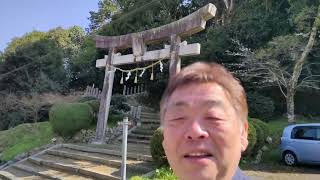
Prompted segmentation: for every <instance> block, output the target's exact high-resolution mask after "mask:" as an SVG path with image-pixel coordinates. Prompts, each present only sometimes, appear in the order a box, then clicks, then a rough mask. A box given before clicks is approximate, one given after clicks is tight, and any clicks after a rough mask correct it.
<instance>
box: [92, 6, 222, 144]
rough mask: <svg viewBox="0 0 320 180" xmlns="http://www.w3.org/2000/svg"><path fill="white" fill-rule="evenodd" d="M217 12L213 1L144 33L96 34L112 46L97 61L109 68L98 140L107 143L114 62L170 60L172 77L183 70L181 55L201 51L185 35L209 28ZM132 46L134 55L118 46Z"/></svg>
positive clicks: (98, 43)
mask: <svg viewBox="0 0 320 180" xmlns="http://www.w3.org/2000/svg"><path fill="white" fill-rule="evenodd" d="M215 14H216V7H215V6H214V5H213V4H211V3H209V4H207V5H206V6H204V7H202V8H200V9H199V10H197V11H195V12H193V13H192V14H190V15H188V16H186V17H184V18H182V19H179V20H178V21H175V22H172V23H170V24H166V25H163V26H160V27H157V28H153V29H149V30H146V31H142V32H137V33H131V34H126V35H121V36H96V38H95V41H96V47H97V48H105V49H109V53H108V55H105V57H104V59H98V60H97V61H96V67H97V68H103V67H104V68H105V77H104V82H103V89H102V93H101V101H100V108H99V115H98V122H97V129H96V136H95V142H94V143H97V144H102V143H104V142H103V141H104V138H105V130H106V125H107V120H108V115H109V107H110V100H111V94H112V86H113V80H114V70H113V69H112V68H111V67H110V65H112V66H115V65H121V64H132V63H139V62H145V61H155V60H159V59H170V70H169V72H170V76H172V75H174V74H176V73H178V72H179V71H180V56H192V55H198V54H200V44H199V43H194V44H185V43H181V37H186V36H191V35H192V34H194V33H197V32H199V31H202V30H204V29H205V26H206V21H207V20H209V19H211V18H213V17H214V16H215ZM169 39H170V46H165V48H164V49H161V50H154V51H147V50H146V45H147V44H152V43H157V42H161V41H165V40H169ZM130 47H132V49H133V54H129V55H119V54H116V50H118V49H126V48H130Z"/></svg>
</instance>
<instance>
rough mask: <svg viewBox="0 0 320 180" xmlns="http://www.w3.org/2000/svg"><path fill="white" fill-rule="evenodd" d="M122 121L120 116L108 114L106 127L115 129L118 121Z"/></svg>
mask: <svg viewBox="0 0 320 180" xmlns="http://www.w3.org/2000/svg"><path fill="white" fill-rule="evenodd" d="M122 120H123V115H122V114H112V113H110V114H109V117H108V126H109V127H115V126H117V124H118V122H119V121H122Z"/></svg>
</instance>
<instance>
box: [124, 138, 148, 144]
mask: <svg viewBox="0 0 320 180" xmlns="http://www.w3.org/2000/svg"><path fill="white" fill-rule="evenodd" d="M127 141H128V142H129V143H133V144H144V145H149V144H150V140H140V139H128V140H127Z"/></svg>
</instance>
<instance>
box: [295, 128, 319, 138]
mask: <svg viewBox="0 0 320 180" xmlns="http://www.w3.org/2000/svg"><path fill="white" fill-rule="evenodd" d="M318 131H320V129H317V128H315V127H312V126H309V127H308V126H301V127H295V128H293V130H292V133H291V138H293V139H306V140H317V139H320V138H319V137H318V136H320V132H319V133H318ZM318 134H319V135H318Z"/></svg>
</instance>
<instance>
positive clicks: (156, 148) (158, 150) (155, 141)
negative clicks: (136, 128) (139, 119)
mask: <svg viewBox="0 0 320 180" xmlns="http://www.w3.org/2000/svg"><path fill="white" fill-rule="evenodd" d="M162 141H163V131H162V129H161V128H158V129H157V130H156V131H155V132H154V134H153V136H152V138H151V142H150V151H151V156H152V159H153V160H154V162H155V164H156V165H157V166H159V167H160V166H164V165H169V163H168V160H167V157H166V154H165V152H164V149H163V147H162Z"/></svg>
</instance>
